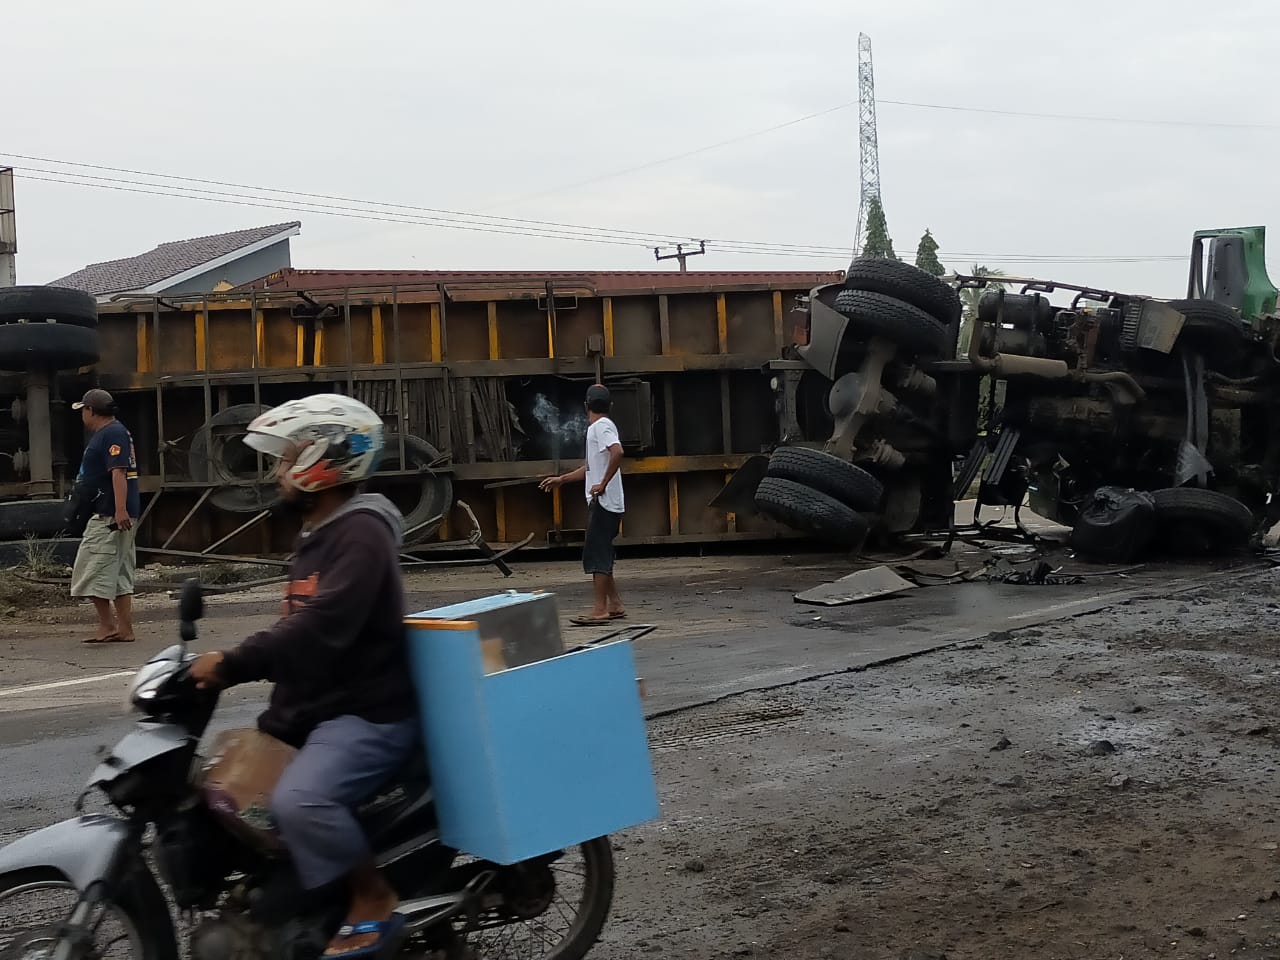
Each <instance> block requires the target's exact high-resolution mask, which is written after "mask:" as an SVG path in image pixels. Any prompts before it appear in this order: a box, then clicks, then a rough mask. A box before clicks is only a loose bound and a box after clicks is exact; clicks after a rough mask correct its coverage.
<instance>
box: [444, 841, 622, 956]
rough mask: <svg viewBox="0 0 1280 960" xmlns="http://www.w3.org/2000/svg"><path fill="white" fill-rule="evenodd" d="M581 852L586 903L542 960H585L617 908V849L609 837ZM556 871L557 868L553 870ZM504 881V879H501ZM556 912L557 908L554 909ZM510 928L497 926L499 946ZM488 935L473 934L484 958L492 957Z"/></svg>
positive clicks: (542, 935) (495, 933) (472, 943)
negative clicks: (486, 944)
mask: <svg viewBox="0 0 1280 960" xmlns="http://www.w3.org/2000/svg"><path fill="white" fill-rule="evenodd" d="M577 849H579V850H581V851H582V859H583V864H584V865H585V872H586V876H585V878H584V891H583V894H584V902H583V904H582V906H581V909H579V910H578V912H577V913H576V914H575V917H574V922H573V924H572V926H571V927H570V929H569V930H568V931H567V936H566V937H565V938H564V939H563V940H561V941H560V942H558V943H557V944H556V945H555V946H554V947H552V949H551V951H550V952H549V953H543V954H540V956H541V957H542V960H582V958H583V957H585V956H586V955H587V954H588V953H589V952H590V951H591V948H592V947H594V946H595V945H596V941H597V940H599V939H600V932H601V931H602V930H603V929H604V925H605V921H606V920H608V919H609V910H610V909H611V908H612V906H613V887H614V879H615V875H614V866H613V846H612V844H611V843H610V841H609V838H608V837H599V838H598V839H595V840H588V841H587V842H586V843H584V844H581V845H580V846H579V847H578V848H577ZM552 869H553V870H554V867H553V868H552ZM499 882H501V880H499ZM553 909H554V908H553ZM504 931H507V928H506V927H497V928H495V929H494V930H493V931H492V936H493V937H494V939H495V940H496V941H497V942H498V943H503V942H505V941H504ZM545 932H546V931H545V930H543V931H541V932H540V937H539V939H542V940H543V942H544V943H545V942H546V941H545ZM484 938H485V934H479V935H477V934H472V935H471V937H470V938H469V939H468V945H470V946H472V949H473V950H474V951H475V952H476V954H477V955H478V956H480V957H490V956H492V955H493V954H491V953H490V952H489V951H488V950H486V949H485V945H484V942H483V940H484ZM504 955H505V953H504Z"/></svg>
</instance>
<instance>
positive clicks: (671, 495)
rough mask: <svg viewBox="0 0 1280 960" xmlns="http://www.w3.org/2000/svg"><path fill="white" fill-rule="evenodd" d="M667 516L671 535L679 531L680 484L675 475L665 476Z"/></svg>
mask: <svg viewBox="0 0 1280 960" xmlns="http://www.w3.org/2000/svg"><path fill="white" fill-rule="evenodd" d="M667 516H668V517H669V518H670V521H671V535H672V536H675V535H676V534H677V533H679V532H680V485H679V484H678V483H676V478H675V476H670V477H667Z"/></svg>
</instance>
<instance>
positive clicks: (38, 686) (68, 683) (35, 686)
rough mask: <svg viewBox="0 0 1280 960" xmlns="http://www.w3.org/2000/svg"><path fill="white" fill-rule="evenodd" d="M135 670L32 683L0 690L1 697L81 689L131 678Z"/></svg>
mask: <svg viewBox="0 0 1280 960" xmlns="http://www.w3.org/2000/svg"><path fill="white" fill-rule="evenodd" d="M135 672H136V671H134V670H117V671H116V672H115V673H100V674H97V675H96V676H92V677H77V678H76V679H74V680H55V681H53V682H52V683H32V684H28V685H27V686H25V687H4V688H0V697H17V696H21V695H22V694H24V693H42V692H43V691H45V690H59V689H61V688H63V687H79V686H82V685H83V684H86V683H101V682H103V681H104V680H119V679H120V678H121V677H131V676H133V675H134V673H135Z"/></svg>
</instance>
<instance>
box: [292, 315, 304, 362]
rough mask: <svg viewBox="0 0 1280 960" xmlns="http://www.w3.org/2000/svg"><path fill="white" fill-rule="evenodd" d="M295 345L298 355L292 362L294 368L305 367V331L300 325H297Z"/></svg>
mask: <svg viewBox="0 0 1280 960" xmlns="http://www.w3.org/2000/svg"><path fill="white" fill-rule="evenodd" d="M296 330H297V343H298V355H297V358H296V360H295V361H294V364H293V365H294V366H295V367H305V366H306V365H307V331H306V329H305V328H304V327H303V325H302V324H300V323H299V324H297V326H296Z"/></svg>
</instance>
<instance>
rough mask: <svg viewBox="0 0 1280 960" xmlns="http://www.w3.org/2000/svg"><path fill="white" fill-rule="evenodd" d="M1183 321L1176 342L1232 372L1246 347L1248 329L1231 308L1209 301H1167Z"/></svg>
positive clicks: (1210, 363)
mask: <svg viewBox="0 0 1280 960" xmlns="http://www.w3.org/2000/svg"><path fill="white" fill-rule="evenodd" d="M1169 306H1171V307H1173V309H1175V310H1177V311H1178V312H1179V313H1181V314H1182V315H1183V316H1184V317H1186V321H1185V322H1184V323H1183V324H1182V332H1181V333H1179V334H1178V343H1179V344H1183V345H1185V346H1187V347H1188V348H1190V349H1192V350H1194V351H1196V352H1197V353H1199V354H1202V355H1203V356H1204V358H1205V360H1206V361H1207V362H1208V364H1209V365H1210V366H1212V367H1217V368H1220V370H1221V372H1224V373H1233V374H1234V373H1235V372H1236V367H1237V366H1238V365H1239V364H1240V362H1241V361H1242V360H1243V359H1244V356H1245V350H1246V349H1247V348H1248V344H1249V328H1248V326H1247V325H1246V324H1245V323H1244V321H1243V320H1241V319H1240V315H1239V314H1237V313H1236V312H1235V311H1234V310H1233V309H1231V308H1230V307H1228V306H1226V305H1224V304H1221V303H1215V302H1214V301H1212V300H1170V301H1169Z"/></svg>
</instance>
